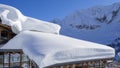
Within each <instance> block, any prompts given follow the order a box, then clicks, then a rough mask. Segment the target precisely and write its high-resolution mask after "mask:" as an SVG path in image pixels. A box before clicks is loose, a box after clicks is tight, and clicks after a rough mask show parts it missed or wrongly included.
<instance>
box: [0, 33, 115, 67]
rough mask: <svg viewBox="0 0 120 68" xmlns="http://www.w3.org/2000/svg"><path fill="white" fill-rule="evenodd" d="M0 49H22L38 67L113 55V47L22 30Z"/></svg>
mask: <svg viewBox="0 0 120 68" xmlns="http://www.w3.org/2000/svg"><path fill="white" fill-rule="evenodd" d="M1 49H22V50H23V52H24V53H25V54H26V55H28V56H29V58H30V59H32V60H34V61H35V62H36V63H37V65H38V66H39V68H43V67H46V66H49V65H53V64H56V63H64V62H73V61H83V60H94V59H101V58H111V57H114V49H113V48H111V47H108V46H104V45H101V44H96V43H92V42H87V41H83V40H78V39H74V38H70V37H66V36H63V35H57V34H51V33H43V32H35V31H24V32H21V33H20V34H18V35H17V36H16V37H14V38H13V39H12V40H10V41H9V42H8V43H7V44H6V45H4V46H3V47H2V48H1Z"/></svg>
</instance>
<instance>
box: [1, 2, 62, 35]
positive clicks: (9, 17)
mask: <svg viewBox="0 0 120 68" xmlns="http://www.w3.org/2000/svg"><path fill="white" fill-rule="evenodd" d="M0 18H1V19H2V24H6V25H8V26H11V28H12V31H13V32H14V33H16V34H18V33H20V32H21V31H25V30H35V31H41V32H47V33H55V34H59V30H60V26H59V25H57V24H53V23H49V22H45V21H41V20H37V19H34V18H30V17H27V16H24V15H23V14H22V13H21V12H20V11H19V10H18V9H16V8H14V7H11V6H7V5H3V4H0Z"/></svg>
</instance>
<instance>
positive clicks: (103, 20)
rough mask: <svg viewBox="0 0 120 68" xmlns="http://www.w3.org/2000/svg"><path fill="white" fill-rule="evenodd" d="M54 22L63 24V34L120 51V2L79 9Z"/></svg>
mask: <svg viewBox="0 0 120 68" xmlns="http://www.w3.org/2000/svg"><path fill="white" fill-rule="evenodd" d="M52 22H54V23H57V24H59V25H61V27H62V28H61V34H63V35H67V36H71V37H74V38H78V39H83V40H87V41H91V42H96V43H100V44H105V45H109V46H112V47H114V48H115V49H116V59H115V60H119V59H118V55H117V53H118V52H120V3H115V4H112V5H109V6H95V7H92V8H88V9H82V10H77V11H75V12H73V13H72V14H70V15H68V16H66V17H65V18H64V19H62V20H61V19H54V20H52Z"/></svg>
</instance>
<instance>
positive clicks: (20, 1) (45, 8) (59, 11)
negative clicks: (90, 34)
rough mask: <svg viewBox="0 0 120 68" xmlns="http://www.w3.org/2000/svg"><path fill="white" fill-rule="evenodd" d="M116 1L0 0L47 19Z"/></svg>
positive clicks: (24, 11)
mask: <svg viewBox="0 0 120 68" xmlns="http://www.w3.org/2000/svg"><path fill="white" fill-rule="evenodd" d="M115 2H120V0H0V3H2V4H7V5H11V6H14V7H16V8H17V9H19V10H20V11H21V12H22V13H23V14H24V15H26V16H30V17H34V18H37V19H41V20H45V21H50V20H52V19H54V18H60V19H62V18H64V17H65V16H67V15H69V14H71V13H73V12H74V11H75V10H78V9H86V8H89V7H93V6H96V5H111V4H113V3H115Z"/></svg>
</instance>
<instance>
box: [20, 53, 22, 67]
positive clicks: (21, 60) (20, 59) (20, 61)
mask: <svg viewBox="0 0 120 68" xmlns="http://www.w3.org/2000/svg"><path fill="white" fill-rule="evenodd" d="M20 68H22V52H20Z"/></svg>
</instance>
